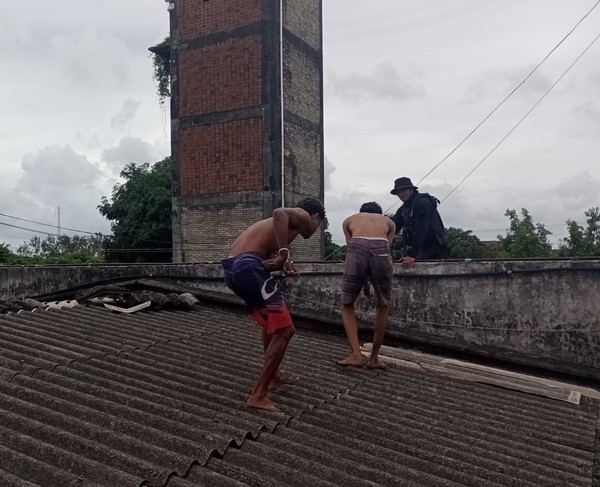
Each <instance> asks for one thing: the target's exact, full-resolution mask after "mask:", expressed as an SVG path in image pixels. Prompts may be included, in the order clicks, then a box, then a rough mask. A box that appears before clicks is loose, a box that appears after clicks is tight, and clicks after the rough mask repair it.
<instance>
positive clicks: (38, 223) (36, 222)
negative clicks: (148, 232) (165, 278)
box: [0, 213, 171, 243]
mask: <svg viewBox="0 0 600 487" xmlns="http://www.w3.org/2000/svg"><path fill="white" fill-rule="evenodd" d="M0 216H3V217H6V218H12V219H14V220H19V221H22V222H27V223H33V224H35V225H42V226H44V227H50V228H56V229H59V230H69V231H71V232H77V233H86V234H88V235H99V236H101V237H106V236H107V235H105V234H102V233H100V232H88V231H86V230H78V229H76V228H69V227H63V226H58V225H52V224H50V223H42V222H38V221H35V220H29V219H27V218H20V217H18V216H13V215H7V214H6V213H0ZM0 224H2V225H6V226H9V227H13V228H19V229H21V230H27V231H29V232H36V233H43V234H47V235H57V236H60V233H58V232H57V233H51V232H43V231H38V230H33V229H31V228H24V227H19V226H16V225H10V224H8V223H1V222H0ZM144 242H148V243H171V242H170V241H169V240H144Z"/></svg>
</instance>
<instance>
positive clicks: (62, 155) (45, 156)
mask: <svg viewBox="0 0 600 487" xmlns="http://www.w3.org/2000/svg"><path fill="white" fill-rule="evenodd" d="M21 167H22V169H23V171H24V172H25V175H24V176H23V177H22V178H21V180H20V181H19V183H18V185H17V189H19V190H22V191H25V192H27V193H30V194H34V195H38V196H39V195H41V194H48V195H54V194H57V195H58V194H60V193H61V191H62V188H64V187H75V186H78V187H93V186H94V185H95V184H96V182H97V180H98V177H99V175H100V172H99V170H98V168H96V167H95V166H94V165H93V164H92V163H91V162H90V161H89V160H88V159H87V157H86V156H84V155H81V154H76V153H75V151H74V150H73V149H72V148H71V147H70V146H68V145H67V146H64V147H58V146H49V147H46V148H44V149H42V150H40V151H38V152H36V153H34V154H27V155H26V156H25V157H24V158H23V163H22V165H21Z"/></svg>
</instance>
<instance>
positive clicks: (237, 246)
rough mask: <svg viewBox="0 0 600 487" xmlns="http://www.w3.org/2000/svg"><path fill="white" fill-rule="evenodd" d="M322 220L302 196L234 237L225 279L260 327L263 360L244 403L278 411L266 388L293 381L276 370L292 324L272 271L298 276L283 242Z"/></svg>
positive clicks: (308, 232) (317, 206)
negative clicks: (258, 373) (256, 378)
mask: <svg viewBox="0 0 600 487" xmlns="http://www.w3.org/2000/svg"><path fill="white" fill-rule="evenodd" d="M324 218H325V209H324V208H323V205H321V203H320V202H319V200H317V199H315V198H305V199H303V200H302V201H300V202H299V203H298V204H297V205H296V207H295V208H277V209H276V210H275V211H274V212H273V216H272V217H271V218H267V219H265V220H261V221H259V222H256V223H254V224H253V225H251V226H250V227H248V228H247V229H246V230H244V231H243V232H242V233H241V234H240V236H239V237H238V238H237V239H236V241H235V242H234V243H233V246H232V247H231V251H230V255H229V257H228V258H227V259H225V260H223V262H222V263H223V269H224V271H225V282H226V283H227V286H229V287H230V288H231V289H232V290H233V292H235V293H236V294H237V295H238V296H239V297H241V298H242V299H243V300H244V301H245V302H246V304H247V305H248V308H249V309H250V312H251V314H252V317H253V318H254V320H255V321H256V322H257V323H258V324H259V325H260V326H261V327H262V339H263V349H264V354H265V355H264V361H263V366H262V370H261V372H260V375H259V377H258V381H257V383H256V386H255V387H254V389H253V390H252V393H251V394H250V397H249V398H248V401H247V404H248V406H250V407H254V408H259V409H266V410H269V411H278V409H277V407H276V406H275V404H274V403H273V401H271V399H269V397H268V395H267V393H268V391H269V389H270V388H273V387H276V386H278V385H281V384H286V383H290V382H292V381H293V380H292V379H290V378H288V377H285V376H284V375H282V374H281V372H280V371H279V365H280V364H281V361H282V360H283V355H284V354H285V350H286V348H287V346H288V343H289V342H290V340H291V339H292V336H294V325H293V324H292V318H291V317H290V313H289V311H288V309H287V306H286V304H285V301H284V299H283V296H282V295H281V293H280V292H279V290H278V289H277V284H276V282H275V279H274V278H273V277H272V276H271V272H272V271H283V273H284V275H286V276H295V275H297V274H298V271H297V269H296V267H295V266H294V263H293V261H292V260H290V251H289V250H288V249H287V246H288V245H289V244H290V243H291V242H292V241H293V240H294V239H295V238H296V237H297V236H298V235H301V236H302V237H304V238H309V237H311V236H312V235H313V234H314V233H315V231H316V230H317V228H319V225H320V224H321V222H322V221H323V219H324Z"/></svg>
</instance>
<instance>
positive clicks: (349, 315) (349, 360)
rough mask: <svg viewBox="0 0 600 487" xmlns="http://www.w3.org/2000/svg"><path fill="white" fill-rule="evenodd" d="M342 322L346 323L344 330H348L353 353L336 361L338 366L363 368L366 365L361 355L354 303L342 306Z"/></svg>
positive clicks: (347, 334)
mask: <svg viewBox="0 0 600 487" xmlns="http://www.w3.org/2000/svg"><path fill="white" fill-rule="evenodd" d="M342 321H343V322H344V329H345V330H346V336H347V337H348V343H350V348H351V350H352V352H351V353H350V355H348V356H347V357H346V358H344V359H341V360H338V361H336V364H338V365H355V366H361V367H362V366H363V365H364V357H363V355H362V354H361V353H360V343H359V342H358V325H357V324H356V315H355V314H354V303H351V304H343V305H342Z"/></svg>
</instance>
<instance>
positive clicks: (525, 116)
mask: <svg viewBox="0 0 600 487" xmlns="http://www.w3.org/2000/svg"><path fill="white" fill-rule="evenodd" d="M599 1H600V0H599ZM599 37H600V34H598V35H597V36H596V37H594V39H593V40H592V42H590V43H589V44H588V45H587V47H586V48H585V49H584V50H583V52H582V53H581V54H579V56H577V58H575V61H573V62H572V63H571V65H570V66H569V67H568V68H567V69H566V70H565V71H564V72H563V73H562V74H561V75H560V76H559V78H558V79H557V80H556V81H555V82H554V83H553V84H552V86H550V88H548V90H546V92H545V93H544V94H543V95H542V97H541V98H540V99H539V100H538V101H537V102H536V103H535V104H534V105H533V106H532V107H531V108H530V109H529V110H528V111H527V113H525V115H523V116H522V117H521V119H520V120H519V121H518V122H517V123H516V124H515V125H514V126H513V128H511V129H510V130H509V131H508V132H507V133H506V135H505V136H504V137H502V139H500V142H498V143H497V144H496V145H495V146H494V148H493V149H492V150H491V151H489V152H488V153H487V154H486V156H485V157H484V158H483V159H482V160H481V161H479V163H478V164H476V165H475V167H474V168H473V169H471V171H470V172H469V173H468V174H467V175H466V176H465V177H464V178H463V179H462V180H461V181H460V182H459V183H458V184H457V185H456V186H454V188H452V190H451V191H450V192H449V193H448V194H447V195H446V196H444V198H443V199H442V200H441V201H440V203H443V202H444V201H446V200H447V199H448V198H449V197H450V195H451V194H452V193H454V192H455V191H456V190H457V189H458V188H459V187H460V186H461V185H462V184H463V183H464V182H465V181H466V180H467V179H468V178H469V176H471V174H473V173H474V172H475V171H476V170H477V168H478V167H479V166H481V165H482V164H483V163H484V162H485V161H486V159H487V158H488V157H489V156H491V155H492V154H493V153H494V152H495V151H496V149H497V148H498V147H499V146H500V145H501V144H502V143H503V142H504V141H505V140H506V139H507V138H508V137H509V136H510V135H511V134H512V133H513V132H514V131H515V130H516V128H517V127H518V126H519V125H521V123H522V122H523V121H524V120H525V119H526V118H527V117H528V116H529V114H530V113H531V112H532V111H533V110H534V109H535V108H536V107H537V106H538V105H539V104H540V103H541V102H542V100H543V99H544V98H546V96H547V95H548V94H549V93H550V91H552V89H553V88H554V87H555V86H556V85H557V84H558V83H559V82H560V81H561V80H562V79H563V78H564V77H565V75H566V74H567V73H568V72H569V71H570V70H571V68H572V67H573V66H575V64H576V63H577V62H578V61H579V60H580V59H581V58H582V57H583V55H584V54H585V53H586V52H587V51H588V50H589V49H590V48H591V47H592V46H593V45H594V43H595V42H596V41H597V40H598V38H599Z"/></svg>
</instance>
